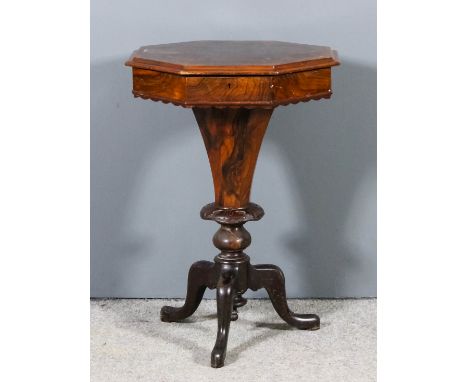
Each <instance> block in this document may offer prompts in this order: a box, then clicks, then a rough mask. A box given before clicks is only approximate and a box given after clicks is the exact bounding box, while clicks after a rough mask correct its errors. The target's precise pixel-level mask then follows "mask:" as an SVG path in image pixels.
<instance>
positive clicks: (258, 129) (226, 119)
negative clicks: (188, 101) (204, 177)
mask: <svg viewBox="0 0 468 382" xmlns="http://www.w3.org/2000/svg"><path fill="white" fill-rule="evenodd" d="M193 112H194V114H195V118H196V120H197V123H198V126H199V127H200V131H201V134H202V137H203V141H204V142H205V147H206V151H207V153H208V158H209V161H210V166H211V174H212V176H213V183H214V192H215V205H216V206H220V207H228V208H242V207H246V206H247V205H248V204H249V200H250V199H249V197H250V188H251V185H252V179H253V174H254V170H255V165H256V163H257V157H258V152H259V150H260V146H261V143H262V139H263V135H264V134H265V130H266V128H267V126H268V122H269V120H270V117H271V114H272V110H271V109H251V110H250V109H230V108H226V109H216V108H206V109H201V108H194V109H193Z"/></svg>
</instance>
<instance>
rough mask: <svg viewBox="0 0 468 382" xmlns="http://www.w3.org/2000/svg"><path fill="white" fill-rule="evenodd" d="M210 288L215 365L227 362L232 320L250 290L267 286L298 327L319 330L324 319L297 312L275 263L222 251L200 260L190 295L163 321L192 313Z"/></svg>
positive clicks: (287, 318) (163, 314) (194, 267)
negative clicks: (214, 323)
mask: <svg viewBox="0 0 468 382" xmlns="http://www.w3.org/2000/svg"><path fill="white" fill-rule="evenodd" d="M206 288H210V289H215V288H216V302H217V315H218V334H217V337H216V343H215V346H214V348H213V351H212V352H211V366H212V367H215V368H218V367H222V366H223V365H224V359H225V358H226V348H227V342H228V336H229V327H230V323H231V321H235V320H237V318H238V313H237V309H238V308H239V307H241V306H243V305H245V304H246V303H247V300H246V299H245V298H244V297H242V294H243V293H244V292H245V291H246V290H247V289H251V290H254V291H255V290H258V289H260V288H265V289H266V290H267V292H268V295H269V297H270V299H271V302H272V304H273V307H274V308H275V310H276V312H277V313H278V315H279V316H280V317H281V318H282V319H283V320H284V321H286V322H287V323H288V324H289V325H292V326H294V327H296V328H298V329H310V330H317V329H319V328H320V319H319V317H318V316H317V315H315V314H295V313H293V312H291V310H290V309H289V307H288V303H287V301H286V290H285V280H284V275H283V272H282V271H281V269H280V268H279V267H277V266H275V265H270V264H264V265H252V264H250V259H249V257H248V256H247V255H246V254H244V253H236V254H235V255H234V256H232V255H227V256H226V255H224V256H223V254H220V255H218V256H216V257H215V261H214V262H210V261H198V262H196V263H194V264H193V265H192V267H191V268H190V271H189V275H188V286H187V297H186V300H185V303H184V305H183V306H182V307H180V308H174V307H170V306H164V307H163V308H162V309H161V320H162V321H164V322H174V321H180V320H183V319H185V318H187V317H189V316H191V315H192V314H193V313H194V312H195V310H196V309H197V308H198V306H199V305H200V302H201V300H202V298H203V294H204V292H205V290H206Z"/></svg>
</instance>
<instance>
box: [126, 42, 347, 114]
mask: <svg viewBox="0 0 468 382" xmlns="http://www.w3.org/2000/svg"><path fill="white" fill-rule="evenodd" d="M125 64H126V65H127V66H130V67H132V69H133V82H134V84H133V95H134V96H135V97H140V98H143V99H151V100H153V101H161V102H164V103H172V104H174V105H177V106H182V107H188V108H192V107H218V108H223V107H233V108H239V107H244V108H275V107H276V106H280V105H288V104H291V103H298V102H305V101H309V100H312V99H314V100H319V99H322V98H330V96H331V94H332V90H331V67H332V66H335V65H339V64H340V62H339V61H338V55H337V53H336V51H334V50H332V49H330V48H328V47H324V46H316V45H306V44H295V43H285V42H281V41H218V40H214V41H190V42H183V43H173V44H162V45H148V46H143V47H141V48H140V49H138V50H136V51H134V52H133V54H132V55H131V57H130V58H129V60H128V61H127V62H126V63H125Z"/></svg>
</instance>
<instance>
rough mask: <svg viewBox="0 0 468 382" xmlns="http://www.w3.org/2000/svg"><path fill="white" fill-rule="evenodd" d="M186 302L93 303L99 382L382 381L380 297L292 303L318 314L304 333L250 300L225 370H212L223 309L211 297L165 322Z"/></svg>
mask: <svg viewBox="0 0 468 382" xmlns="http://www.w3.org/2000/svg"><path fill="white" fill-rule="evenodd" d="M182 303H183V300H159V299H156V300H152V299H151V300H143V299H134V300H133V299H131V300H127V299H124V300H112V299H109V300H107V299H105V300H102V299H97V300H92V301H91V381H92V382H104V381H105V382H123V381H125V382H132V381H145V382H146V381H152V382H155V381H156V382H172V381H177V382H179V381H200V382H211V381H217V382H219V381H229V380H236V381H242V382H250V381H252V382H261V381H269V382H270V381H274V382H283V381H284V382H289V381H321V382H325V381H330V382H331V381H339V382H341V381H346V382H367V381H375V380H376V304H377V301H376V299H357V300H356V299H346V300H294V299H291V300H289V305H290V308H291V310H293V311H295V312H297V313H317V314H318V315H319V316H320V318H321V328H320V330H316V331H307V330H297V329H294V328H290V327H289V326H288V325H287V324H286V323H284V322H283V321H282V320H281V319H280V318H279V317H278V316H277V314H276V312H275V311H274V310H273V307H272V306H271V303H270V301H268V300H249V301H248V303H247V305H245V306H244V307H242V308H240V309H239V319H238V320H237V321H234V322H232V323H231V329H230V335H229V343H228V350H227V356H226V361H225V366H224V367H222V368H220V369H213V368H211V367H210V353H211V350H212V347H213V345H214V341H215V338H216V329H217V320H216V304H215V301H213V300H204V301H203V302H202V303H201V305H200V307H199V308H198V310H197V312H195V314H194V315H193V316H192V317H190V318H188V319H187V320H185V321H184V322H181V323H163V322H161V321H160V320H159V310H160V309H161V307H162V306H163V305H168V304H170V305H173V306H180V305H181V304H182Z"/></svg>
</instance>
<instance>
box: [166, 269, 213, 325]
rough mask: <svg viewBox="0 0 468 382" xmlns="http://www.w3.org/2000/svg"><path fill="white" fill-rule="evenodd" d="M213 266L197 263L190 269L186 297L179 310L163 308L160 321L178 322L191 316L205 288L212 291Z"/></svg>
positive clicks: (169, 307) (168, 307) (170, 307)
mask: <svg viewBox="0 0 468 382" xmlns="http://www.w3.org/2000/svg"><path fill="white" fill-rule="evenodd" d="M215 276H216V275H215V264H214V263H212V262H211V261H204V260H202V261H197V262H196V263H194V264H193V265H192V266H191V267H190V271H189V275H188V282H187V297H186V299H185V303H184V305H183V306H182V307H180V308H174V307H172V306H163V307H162V309H161V321H164V322H173V321H180V320H183V319H185V318H187V317H189V316H191V315H192V314H193V313H195V311H196V310H197V308H198V306H199V305H200V302H201V300H202V298H203V294H204V293H205V290H206V288H207V287H209V288H210V289H213V288H214V287H215V285H213V279H214V278H215Z"/></svg>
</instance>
